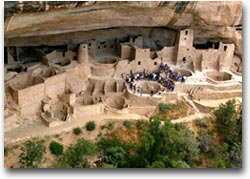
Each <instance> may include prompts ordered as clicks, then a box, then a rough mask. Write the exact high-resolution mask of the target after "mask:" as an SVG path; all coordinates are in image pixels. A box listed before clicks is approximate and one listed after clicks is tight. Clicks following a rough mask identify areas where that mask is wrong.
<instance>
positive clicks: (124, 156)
mask: <svg viewBox="0 0 250 179" xmlns="http://www.w3.org/2000/svg"><path fill="white" fill-rule="evenodd" d="M130 148H131V146H129V145H128V144H125V143H122V142H120V141H119V139H117V138H113V139H104V138H102V139H101V140H100V141H99V143H98V149H99V151H100V152H101V154H102V157H103V161H104V163H105V164H110V165H112V166H114V167H119V168H123V167H127V162H128V157H129V150H130Z"/></svg>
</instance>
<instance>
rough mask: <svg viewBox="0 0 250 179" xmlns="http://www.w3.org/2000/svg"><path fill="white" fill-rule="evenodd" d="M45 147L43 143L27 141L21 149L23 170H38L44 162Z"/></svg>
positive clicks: (20, 156) (20, 159)
mask: <svg viewBox="0 0 250 179" xmlns="http://www.w3.org/2000/svg"><path fill="white" fill-rule="evenodd" d="M45 149H46V148H45V146H44V145H43V144H41V142H32V141H30V140H28V141H26V142H25V143H24V144H23V146H22V147H21V154H20V155H19V163H20V165H21V166H20V167H21V168H37V167H38V166H39V164H41V163H42V162H43V154H44V153H45Z"/></svg>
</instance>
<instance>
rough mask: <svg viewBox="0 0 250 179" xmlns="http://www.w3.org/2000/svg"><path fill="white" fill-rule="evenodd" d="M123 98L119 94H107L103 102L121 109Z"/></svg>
mask: <svg viewBox="0 0 250 179" xmlns="http://www.w3.org/2000/svg"><path fill="white" fill-rule="evenodd" d="M125 102H126V101H125V99H124V98H123V97H122V96H119V95H111V96H108V97H107V98H106V100H105V104H106V105H107V106H109V107H111V108H114V109H123V108H124V107H125Z"/></svg>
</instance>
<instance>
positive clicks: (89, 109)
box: [73, 103, 104, 118]
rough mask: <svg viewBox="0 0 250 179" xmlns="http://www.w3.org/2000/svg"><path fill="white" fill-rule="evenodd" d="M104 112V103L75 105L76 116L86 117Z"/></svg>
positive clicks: (74, 112) (74, 113) (74, 114)
mask: <svg viewBox="0 0 250 179" xmlns="http://www.w3.org/2000/svg"><path fill="white" fill-rule="evenodd" d="M103 112H104V107H103V104H100V103H98V104H93V105H88V106H74V107H73V116H74V117H75V118H84V117H89V116H93V115H98V114H101V113H103Z"/></svg>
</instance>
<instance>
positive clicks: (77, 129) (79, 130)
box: [73, 127, 82, 135]
mask: <svg viewBox="0 0 250 179" xmlns="http://www.w3.org/2000/svg"><path fill="white" fill-rule="evenodd" d="M73 133H74V134H75V135H79V134H81V133H82V129H81V128H80V127H77V128H75V129H73Z"/></svg>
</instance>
